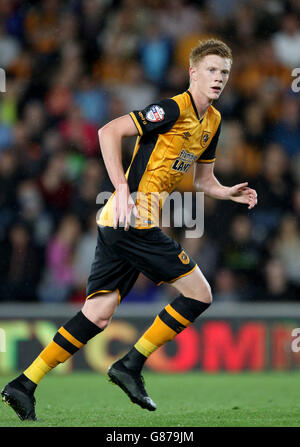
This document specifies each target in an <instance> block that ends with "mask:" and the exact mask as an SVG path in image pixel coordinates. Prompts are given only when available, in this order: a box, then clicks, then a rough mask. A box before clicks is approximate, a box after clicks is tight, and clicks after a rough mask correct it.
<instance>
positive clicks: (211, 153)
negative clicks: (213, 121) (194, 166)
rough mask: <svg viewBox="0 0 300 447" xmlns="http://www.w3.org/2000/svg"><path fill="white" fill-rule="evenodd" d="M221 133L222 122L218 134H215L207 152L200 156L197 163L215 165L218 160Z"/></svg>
mask: <svg viewBox="0 0 300 447" xmlns="http://www.w3.org/2000/svg"><path fill="white" fill-rule="evenodd" d="M220 132H221V122H220V124H219V126H218V129H217V131H216V133H215V134H214V136H213V138H212V140H211V142H210V144H209V146H208V147H207V148H206V149H205V151H204V152H203V153H202V154H201V155H200V157H199V158H198V160H197V163H213V162H214V161H215V159H216V149H217V144H218V141H219V136H220Z"/></svg>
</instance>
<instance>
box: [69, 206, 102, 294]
mask: <svg viewBox="0 0 300 447" xmlns="http://www.w3.org/2000/svg"><path fill="white" fill-rule="evenodd" d="M86 220H87V231H86V232H84V233H83V234H82V236H81V237H80V239H79V241H78V244H77V246H76V250H75V255H74V270H75V283H74V289H75V290H74V292H73V294H72V296H71V301H73V302H75V301H76V302H77V301H84V300H85V298H86V293H85V287H86V281H87V279H88V277H89V274H90V271H91V265H92V262H93V259H94V255H95V248H96V244H97V234H98V233H97V224H96V215H95V214H94V213H92V214H90V215H89V216H87V217H86Z"/></svg>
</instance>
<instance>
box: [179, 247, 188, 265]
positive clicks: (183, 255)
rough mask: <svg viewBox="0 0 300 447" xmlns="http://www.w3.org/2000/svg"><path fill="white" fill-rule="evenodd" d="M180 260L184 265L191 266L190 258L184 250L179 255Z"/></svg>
mask: <svg viewBox="0 0 300 447" xmlns="http://www.w3.org/2000/svg"><path fill="white" fill-rule="evenodd" d="M178 258H179V259H180V261H181V262H182V264H189V262H190V258H189V257H188V255H187V254H186V253H185V251H184V250H182V252H181V253H180V254H179V255H178Z"/></svg>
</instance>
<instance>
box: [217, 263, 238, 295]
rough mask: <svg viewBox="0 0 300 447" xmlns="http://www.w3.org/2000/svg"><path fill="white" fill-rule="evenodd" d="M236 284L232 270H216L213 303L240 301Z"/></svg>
mask: <svg viewBox="0 0 300 447" xmlns="http://www.w3.org/2000/svg"><path fill="white" fill-rule="evenodd" d="M237 283H238V281H237V278H236V276H235V274H234V273H233V272H232V270H230V269H227V268H221V269H219V270H217V274H216V279H215V283H214V287H213V296H214V301H216V302H226V303H227V302H232V301H240V300H241V294H240V291H239V289H238V285H237Z"/></svg>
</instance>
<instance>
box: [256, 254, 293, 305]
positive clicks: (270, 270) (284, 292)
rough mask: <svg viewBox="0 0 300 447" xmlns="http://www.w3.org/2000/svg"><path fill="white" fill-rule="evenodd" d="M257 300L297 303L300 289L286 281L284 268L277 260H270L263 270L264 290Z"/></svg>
mask: <svg viewBox="0 0 300 447" xmlns="http://www.w3.org/2000/svg"><path fill="white" fill-rule="evenodd" d="M258 299H259V300H260V301H284V302H288V301H299V299H300V288H299V286H298V287H295V286H293V285H292V284H290V283H289V282H288V280H287V276H286V273H285V269H284V266H283V264H282V262H281V261H280V260H279V259H278V258H271V259H269V261H268V262H267V263H266V265H265V268H264V288H263V289H262V290H261V292H260V294H259V296H258Z"/></svg>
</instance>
